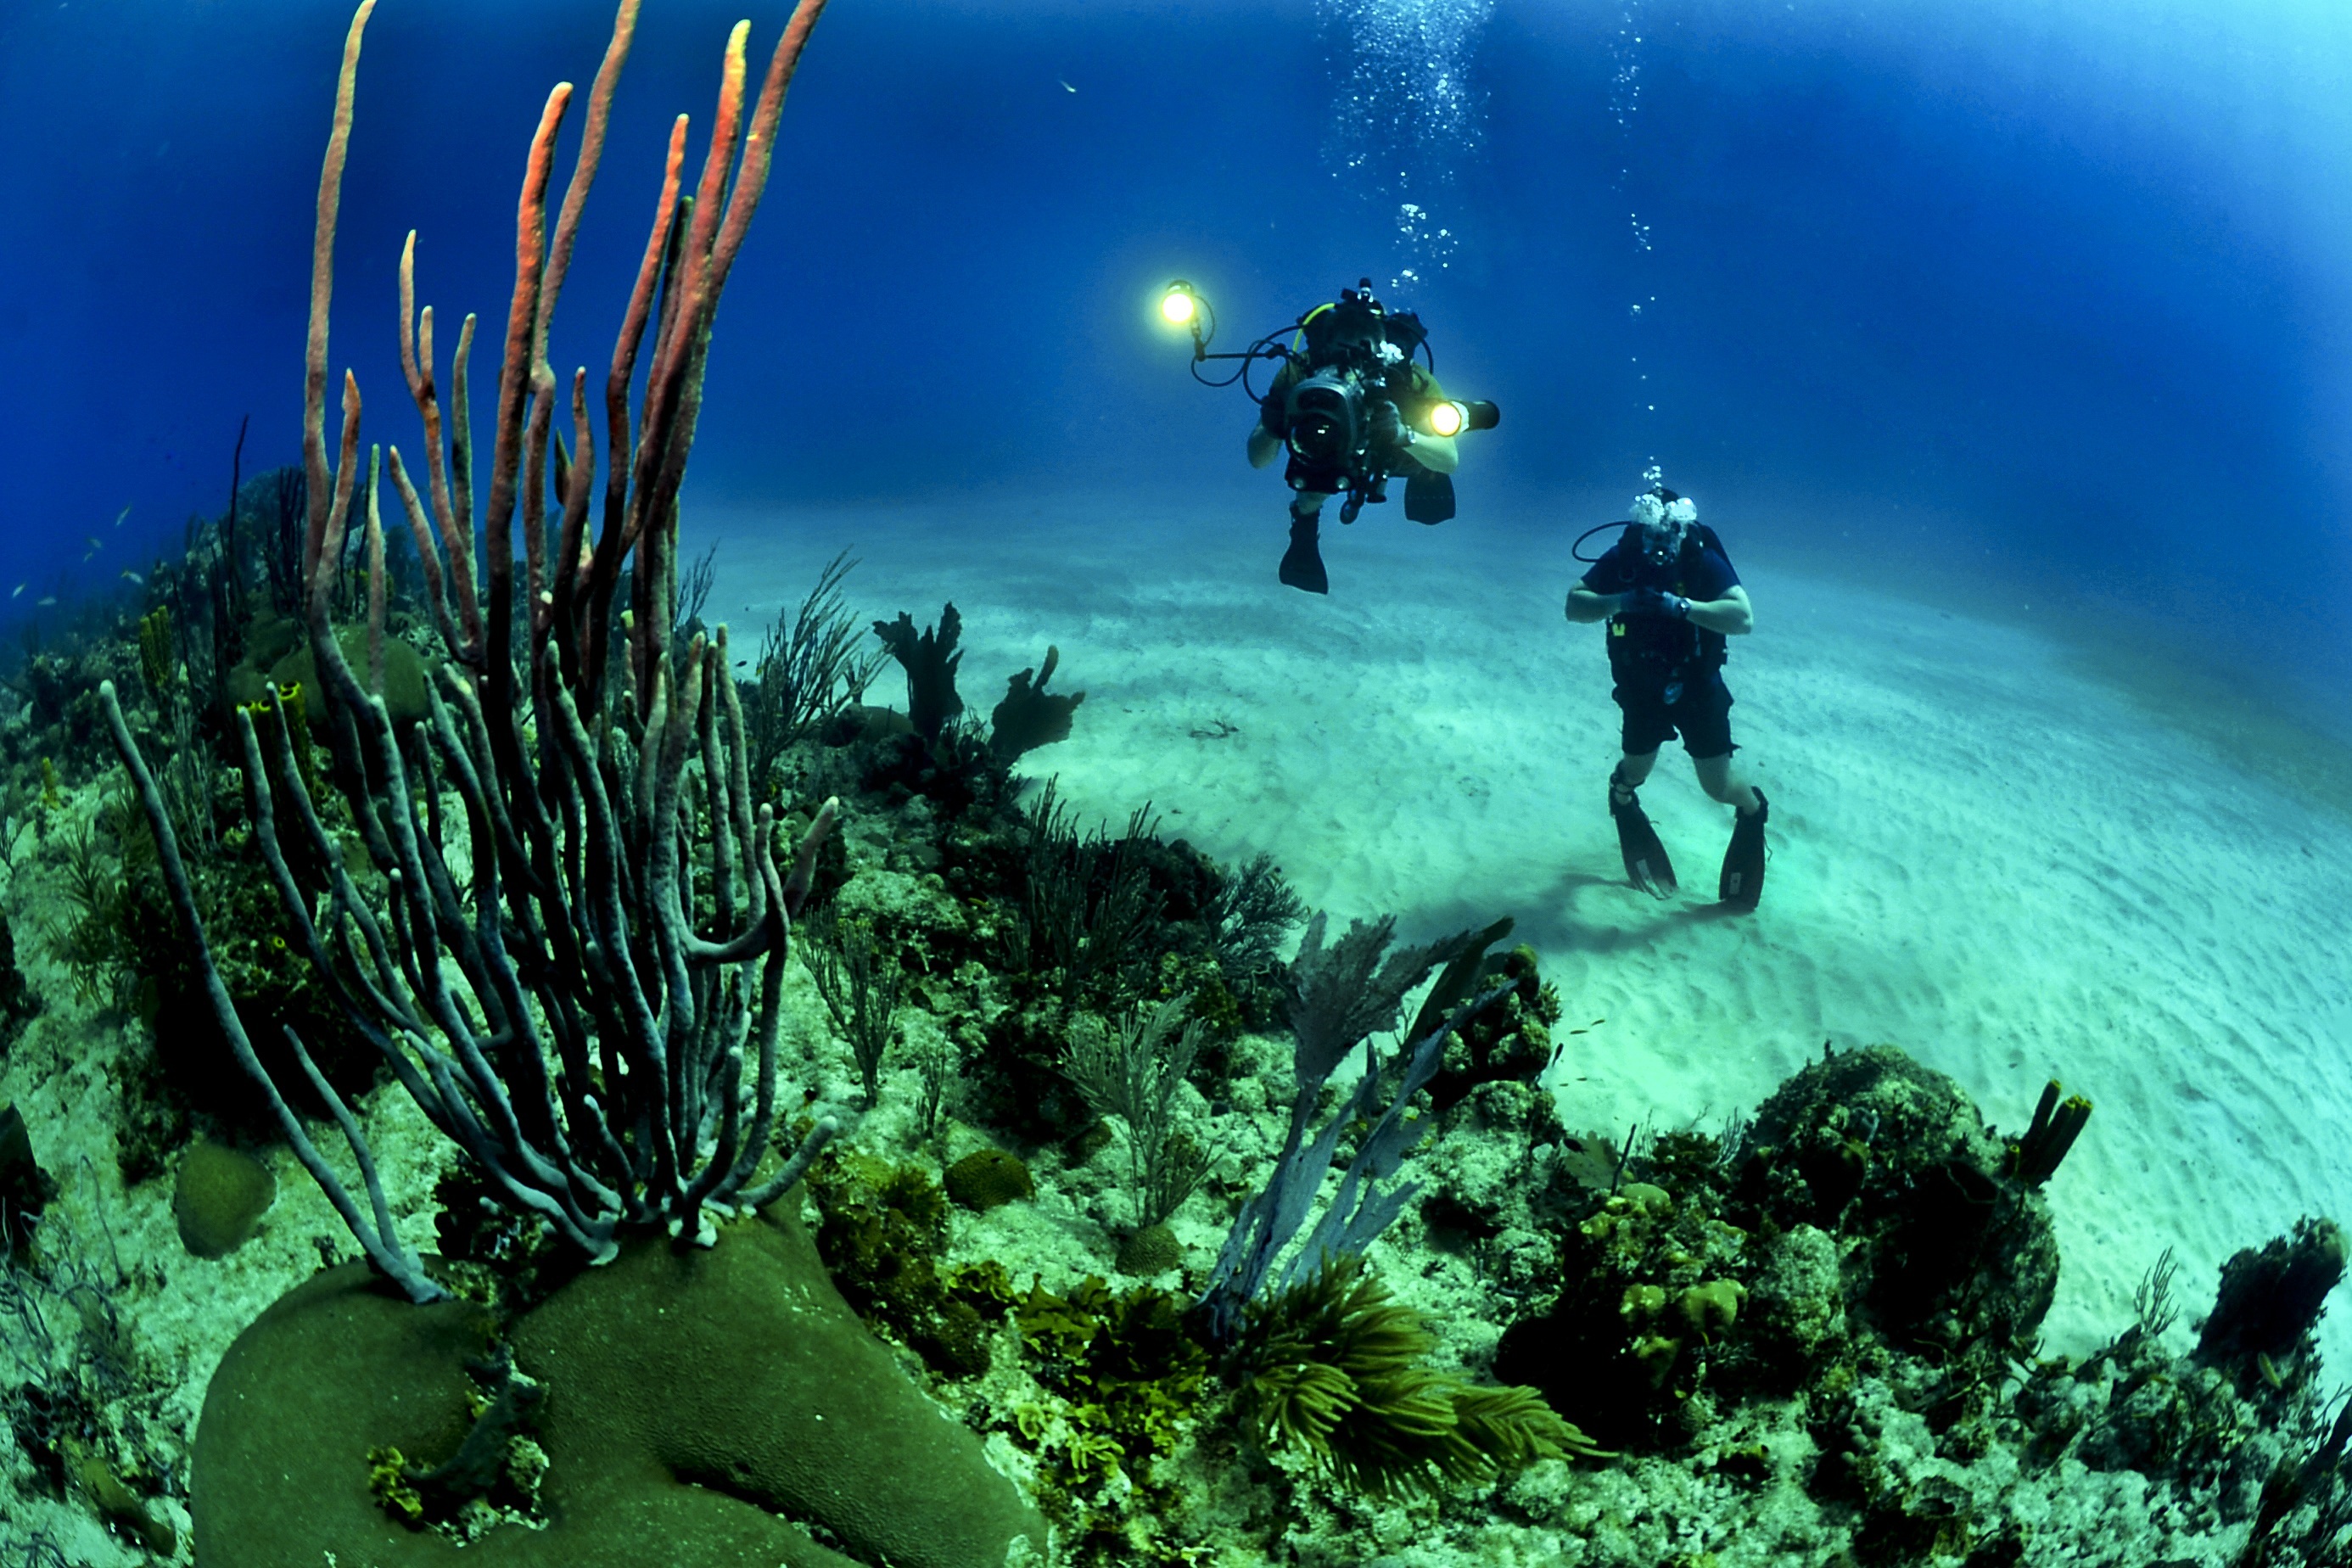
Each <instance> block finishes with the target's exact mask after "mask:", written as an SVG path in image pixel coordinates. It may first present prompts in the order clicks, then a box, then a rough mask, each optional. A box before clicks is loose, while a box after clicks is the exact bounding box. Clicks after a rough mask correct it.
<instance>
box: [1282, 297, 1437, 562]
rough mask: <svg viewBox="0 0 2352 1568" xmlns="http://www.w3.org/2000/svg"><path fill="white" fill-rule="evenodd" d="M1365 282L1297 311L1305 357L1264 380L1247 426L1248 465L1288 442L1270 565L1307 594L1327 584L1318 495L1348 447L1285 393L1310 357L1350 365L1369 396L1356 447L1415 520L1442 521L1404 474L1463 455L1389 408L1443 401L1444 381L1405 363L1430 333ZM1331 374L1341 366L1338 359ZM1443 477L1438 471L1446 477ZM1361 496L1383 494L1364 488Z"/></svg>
mask: <svg viewBox="0 0 2352 1568" xmlns="http://www.w3.org/2000/svg"><path fill="white" fill-rule="evenodd" d="M1370 284H1371V279H1369V278H1367V279H1364V285H1365V286H1364V288H1363V289H1361V290H1358V289H1341V290H1340V291H1339V303H1337V304H1335V305H1320V306H1318V307H1317V308H1316V309H1314V310H1310V311H1308V312H1307V314H1306V315H1305V316H1303V317H1301V318H1300V330H1301V331H1303V332H1304V334H1305V336H1306V342H1307V357H1306V358H1305V359H1304V360H1300V359H1296V358H1294V359H1292V360H1291V361H1290V362H1289V363H1286V364H1285V365H1284V366H1283V367H1282V369H1281V370H1279V371H1278V372H1276V374H1275V378H1274V384H1273V385H1272V386H1270V387H1268V388H1267V389H1266V394H1265V398H1264V399H1262V400H1261V401H1260V403H1259V405H1258V417H1257V422H1256V423H1255V424H1254V425H1252V426H1250V433H1249V443H1248V452H1249V464H1250V467H1251V468H1265V466H1266V465H1267V464H1269V463H1271V462H1273V461H1274V458H1275V454H1276V453H1277V452H1280V451H1282V450H1284V449H1285V448H1286V447H1287V448H1288V450H1289V452H1290V462H1289V464H1288V466H1287V467H1286V468H1285V469H1284V470H1283V476H1282V477H1283V479H1284V480H1285V482H1286V483H1287V484H1288V485H1289V486H1290V488H1291V490H1292V491H1293V492H1294V493H1293V494H1292V496H1291V498H1290V548H1289V549H1287V550H1286V551H1285V552H1283V555H1282V564H1281V567H1280V568H1279V569H1278V570H1277V572H1276V576H1278V577H1279V578H1281V580H1282V582H1283V584H1284V585H1285V586H1286V587H1292V588H1297V589H1301V590H1303V591H1304V592H1307V593H1309V594H1328V593H1329V592H1330V591H1331V582H1330V578H1329V577H1328V574H1326V573H1325V572H1324V570H1323V552H1322V549H1321V547H1320V540H1319V535H1320V532H1321V523H1320V521H1319V520H1320V519H1321V517H1322V515H1323V503H1324V502H1325V501H1327V500H1330V499H1331V498H1332V497H1333V496H1335V495H1337V494H1339V491H1340V490H1341V489H1343V488H1346V486H1347V482H1348V479H1349V464H1348V463H1347V462H1346V459H1347V458H1349V456H1351V455H1352V454H1351V453H1350V452H1349V451H1348V450H1347V446H1348V445H1350V444H1349V443H1345V441H1344V437H1345V434H1346V432H1345V429H1344V426H1341V425H1340V424H1339V422H1337V421H1331V420H1327V419H1318V418H1317V417H1315V416H1314V415H1313V413H1312V412H1311V411H1302V410H1300V409H1297V408H1296V407H1294V405H1293V394H1294V393H1295V392H1296V391H1297V388H1298V387H1299V386H1300V384H1303V383H1306V382H1307V381H1308V379H1309V377H1310V375H1311V374H1313V373H1312V372H1311V371H1310V369H1309V367H1310V366H1313V365H1316V364H1339V365H1341V366H1343V367H1353V371H1354V374H1355V375H1356V376H1357V377H1358V379H1359V380H1360V384H1361V386H1362V389H1363V392H1364V394H1365V395H1366V399H1367V403H1368V407H1367V412H1368V414H1369V418H1368V419H1367V420H1366V425H1367V430H1366V432H1365V434H1367V435H1368V436H1369V437H1370V439H1369V441H1368V442H1366V443H1364V445H1365V446H1366V447H1367V448H1368V451H1367V452H1366V454H1365V455H1367V456H1377V458H1379V459H1380V466H1381V468H1384V469H1385V470H1386V472H1387V473H1390V474H1399V473H1401V474H1403V475H1404V476H1405V484H1406V487H1407V502H1406V508H1405V510H1406V515H1408V516H1410V517H1412V520H1413V521H1416V522H1425V523H1436V522H1442V521H1444V517H1427V516H1421V515H1417V514H1418V513H1419V512H1420V511H1421V510H1423V509H1421V508H1418V507H1415V506H1414V505H1413V504H1412V498H1411V487H1412V483H1413V481H1414V480H1415V479H1421V478H1422V477H1423V476H1424V475H1451V474H1452V473H1453V472H1454V469H1455V468H1458V467H1460V466H1461V462H1462V454H1461V451H1460V449H1459V448H1458V447H1456V446H1455V445H1454V437H1453V436H1451V435H1447V436H1438V435H1432V434H1424V433H1423V432H1421V431H1418V430H1415V429H1414V428H1413V427H1412V425H1410V424H1408V423H1406V422H1405V420H1404V419H1403V417H1402V416H1401V415H1400V414H1399V413H1398V410H1399V409H1400V408H1421V407H1425V406H1428V405H1432V404H1437V403H1443V402H1444V401H1445V400H1446V399H1445V389H1444V387H1443V386H1441V385H1439V384H1438V381H1437V376H1436V374H1435V372H1434V371H1432V370H1423V368H1422V367H1421V366H1420V365H1418V364H1416V363H1413V358H1412V353H1413V351H1414V350H1415V349H1416V348H1419V347H1421V346H1422V345H1423V343H1425V342H1428V338H1429V334H1428V333H1427V332H1426V331H1423V328H1422V325H1421V320H1420V318H1419V317H1417V316H1414V315H1412V314H1411V313H1409V312H1400V313H1398V314H1397V315H1394V316H1391V315H1390V314H1389V313H1388V311H1387V310H1384V309H1383V308H1382V307H1381V302H1380V301H1379V300H1376V299H1374V298H1372V291H1371V288H1370ZM1340 374H1342V375H1345V374H1349V370H1348V369H1346V368H1343V369H1342V370H1341V372H1340ZM1318 379H1323V378H1318ZM1302 414H1304V416H1303V417H1302ZM1455 428H1456V429H1457V430H1458V429H1459V426H1455ZM1451 482H1452V481H1451V480H1450V479H1449V480H1448V481H1447V483H1448V485H1449V486H1450V485H1451ZM1351 499H1352V498H1351ZM1368 499H1370V500H1384V499H1386V498H1385V497H1383V496H1380V495H1372V496H1370V497H1369V498H1368ZM1448 499H1449V500H1450V499H1451V497H1450V494H1449V498H1448ZM1359 504H1360V503H1359ZM1453 510H1454V509H1453V508H1452V507H1451V506H1450V505H1449V506H1447V507H1446V508H1445V509H1444V516H1445V517H1450V516H1452V515H1453ZM1339 521H1341V522H1343V523H1348V522H1353V521H1356V508H1355V507H1353V506H1350V507H1343V508H1342V509H1341V510H1340V515H1339Z"/></svg>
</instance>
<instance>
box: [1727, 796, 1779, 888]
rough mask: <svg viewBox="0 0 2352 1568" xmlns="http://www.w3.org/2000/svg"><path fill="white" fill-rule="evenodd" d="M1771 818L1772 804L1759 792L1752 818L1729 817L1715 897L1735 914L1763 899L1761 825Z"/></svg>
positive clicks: (1762, 841) (1762, 828)
mask: <svg viewBox="0 0 2352 1568" xmlns="http://www.w3.org/2000/svg"><path fill="white" fill-rule="evenodd" d="M1771 815H1772V804H1771V802H1769V801H1768V800H1766V799H1765V798H1764V792H1763V791H1762V790H1760V789H1759V790H1758V791H1757V792H1756V815H1755V816H1740V815H1739V814H1738V813H1737V812H1735V813H1734V814H1733V815H1732V819H1731V847H1730V848H1728V849H1726V850H1725V851H1724V852H1723V880H1722V882H1721V883H1720V884H1719V885H1718V886H1717V896H1718V897H1720V898H1721V899H1722V900H1723V901H1724V902H1725V903H1727V904H1729V905H1730V906H1731V907H1732V908H1733V909H1735V910H1752V909H1754V908H1755V907H1756V901H1757V900H1759V899H1760V898H1762V897H1763V896H1764V824H1765V823H1766V822H1767V821H1768V820H1769V818H1770V817H1771Z"/></svg>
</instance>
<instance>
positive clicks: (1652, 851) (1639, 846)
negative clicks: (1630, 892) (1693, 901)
mask: <svg viewBox="0 0 2352 1568" xmlns="http://www.w3.org/2000/svg"><path fill="white" fill-rule="evenodd" d="M1609 815H1610V816H1612V817H1613V818H1615V819H1616V823H1617V847H1618V849H1619V850H1620V851H1622V853H1623V855H1624V857H1625V879H1626V880H1627V881H1630V882H1632V883H1633V886H1635V887H1637V888H1639V889H1642V891H1643V892H1645V893H1647V894H1649V895H1650V897H1652V898H1654V899H1667V898H1672V897H1673V896H1674V895H1675V893H1676V892H1677V891H1679V890H1680V887H1681V885H1680V884H1679V883H1677V882H1676V881H1675V865H1674V862H1673V861H1671V860H1669V859H1667V858H1666V847H1665V846H1664V845H1663V844H1661V843H1659V842H1658V830H1657V829H1656V828H1654V827H1652V826H1650V819H1649V817H1648V816H1646V815H1645V814H1644V813H1643V810H1642V805H1641V802H1639V801H1637V800H1635V799H1633V795H1632V793H1631V792H1630V791H1629V792H1627V795H1626V798H1625V800H1624V801H1623V802H1622V804H1621V803H1620V802H1619V801H1618V800H1617V798H1616V795H1615V792H1614V791H1613V790H1612V792H1611V795H1610V800H1609Z"/></svg>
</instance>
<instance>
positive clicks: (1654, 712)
mask: <svg viewBox="0 0 2352 1568" xmlns="http://www.w3.org/2000/svg"><path fill="white" fill-rule="evenodd" d="M1610 695H1611V696H1612V697H1614V698H1615V699H1616V700H1617V706H1618V708H1619V709H1620V710H1622V711H1623V713H1624V715H1625V731H1624V735H1625V754H1626V755H1627V756H1629V757H1639V756H1645V755H1647V754H1648V753H1650V752H1654V751H1656V750H1657V749H1658V748H1659V747H1660V746H1663V745H1664V744H1665V743H1666V742H1668V741H1671V740H1673V739H1674V738H1675V735H1676V734H1678V733H1679V734H1680V735H1681V736H1682V738H1683V750H1684V751H1685V752H1689V753H1690V754H1691V755H1692V756H1693V757H1695V758H1697V759H1700V760H1702V761H1704V760H1705V759H1706V758H1708V757H1727V756H1729V755H1730V754H1731V753H1732V752H1735V751H1737V750H1738V747H1736V746H1734V745H1733V744H1732V743H1731V689H1730V688H1729V687H1727V686H1726V685H1724V683H1723V673H1722V671H1720V670H1717V671H1714V672H1712V673H1710V674H1708V675H1707V676H1706V678H1705V679H1701V680H1697V681H1694V682H1693V683H1692V684H1691V685H1690V686H1689V687H1688V688H1686V689H1685V690H1684V691H1683V692H1682V693H1681V695H1680V697H1679V698H1678V699H1677V700H1675V701H1674V702H1672V703H1668V702H1667V701H1666V698H1665V693H1664V692H1663V691H1661V690H1659V689H1656V688H1654V687H1643V688H1640V689H1632V688H1628V687H1625V686H1622V685H1620V686H1618V687H1617V688H1616V689H1614V690H1612V691H1611V692H1610Z"/></svg>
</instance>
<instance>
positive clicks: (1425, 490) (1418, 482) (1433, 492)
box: [1404, 468, 1454, 525]
mask: <svg viewBox="0 0 2352 1568" xmlns="http://www.w3.org/2000/svg"><path fill="white" fill-rule="evenodd" d="M1404 515H1405V518H1406V520H1407V521H1412V522H1425V523H1429V524H1432V525H1435V524H1437V523H1441V522H1444V521H1445V520H1446V519H1447V518H1450V517H1452V516H1453V515H1454V478H1453V476H1452V475H1450V474H1441V473H1437V472H1434V471H1433V470H1432V469H1428V468H1423V469H1421V470H1419V471H1417V472H1415V473H1412V474H1409V475H1407V476H1406V477H1405V481H1404Z"/></svg>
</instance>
